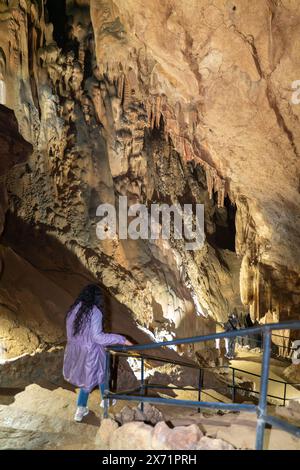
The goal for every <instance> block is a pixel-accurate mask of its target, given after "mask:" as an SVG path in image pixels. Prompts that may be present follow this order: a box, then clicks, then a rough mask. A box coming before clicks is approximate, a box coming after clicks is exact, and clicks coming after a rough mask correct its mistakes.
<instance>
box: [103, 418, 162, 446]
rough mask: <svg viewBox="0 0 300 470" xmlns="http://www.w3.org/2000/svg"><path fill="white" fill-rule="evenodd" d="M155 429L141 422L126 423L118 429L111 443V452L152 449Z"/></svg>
mask: <svg viewBox="0 0 300 470" xmlns="http://www.w3.org/2000/svg"><path fill="white" fill-rule="evenodd" d="M152 434H153V428H152V426H150V425H149V424H145V423H141V422H131V423H126V424H124V425H123V426H121V427H119V428H118V429H116V430H115V431H114V432H113V433H112V434H111V438H110V441H109V448H110V450H145V449H146V450H147V449H151V442H152Z"/></svg>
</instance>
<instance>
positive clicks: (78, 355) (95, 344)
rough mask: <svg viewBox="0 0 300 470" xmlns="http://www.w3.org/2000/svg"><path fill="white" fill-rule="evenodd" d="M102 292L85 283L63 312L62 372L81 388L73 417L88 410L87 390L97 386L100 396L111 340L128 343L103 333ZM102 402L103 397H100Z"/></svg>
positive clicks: (84, 414)
mask: <svg viewBox="0 0 300 470" xmlns="http://www.w3.org/2000/svg"><path fill="white" fill-rule="evenodd" d="M102 305H103V295H102V293H101V290H100V288H99V287H98V286H97V285H96V284H90V285H87V286H86V287H85V288H84V289H83V290H82V292H81V293H80V295H79V296H78V297H77V299H76V300H75V302H74V304H73V305H72V306H71V307H70V309H69V311H68V312H67V315H66V329H67V345H66V349H65V354H64V364H63V375H64V378H65V380H66V381H67V382H69V383H71V384H72V385H75V386H76V387H79V388H80V391H79V396H78V400H77V410H76V413H75V416H74V419H75V421H78V422H80V421H82V418H83V417H84V416H86V415H87V414H88V413H89V409H88V407H87V401H88V397H89V393H90V392H91V391H92V390H93V389H94V388H95V387H97V386H98V387H99V388H100V391H101V395H102V399H103V394H104V373H105V347H106V346H110V345H113V344H123V345H125V346H131V345H132V343H131V342H130V341H128V340H127V339H126V338H125V337H124V336H121V335H118V334H110V333H104V332H103V328H102V321H103V307H102ZM102 403H103V400H102Z"/></svg>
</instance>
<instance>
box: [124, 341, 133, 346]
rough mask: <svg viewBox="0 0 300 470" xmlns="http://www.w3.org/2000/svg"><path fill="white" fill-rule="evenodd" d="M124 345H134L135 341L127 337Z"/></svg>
mask: <svg viewBox="0 0 300 470" xmlns="http://www.w3.org/2000/svg"><path fill="white" fill-rule="evenodd" d="M124 346H133V343H132V342H131V341H129V340H128V339H126V341H125V343H124Z"/></svg>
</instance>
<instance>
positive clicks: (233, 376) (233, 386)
mask: <svg viewBox="0 0 300 470" xmlns="http://www.w3.org/2000/svg"><path fill="white" fill-rule="evenodd" d="M231 397H232V403H234V402H235V369H234V368H232V392H231Z"/></svg>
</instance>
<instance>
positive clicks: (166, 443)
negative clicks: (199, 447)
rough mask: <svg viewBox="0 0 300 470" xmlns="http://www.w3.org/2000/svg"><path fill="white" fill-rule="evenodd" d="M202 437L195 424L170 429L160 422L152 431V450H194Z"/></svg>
mask: <svg viewBox="0 0 300 470" xmlns="http://www.w3.org/2000/svg"><path fill="white" fill-rule="evenodd" d="M202 435H203V434H202V432H201V431H200V429H199V427H198V426H197V425H196V424H191V425H190V426H177V427H175V428H173V429H171V428H169V426H168V425H167V424H166V423H165V422H160V423H158V424H156V426H155V428H154V431H153V437H152V448H153V449H155V450H188V449H194V448H195V446H196V444H197V442H198V441H199V439H200V438H201V437H202Z"/></svg>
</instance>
